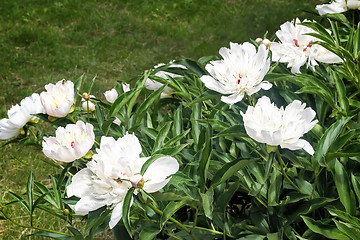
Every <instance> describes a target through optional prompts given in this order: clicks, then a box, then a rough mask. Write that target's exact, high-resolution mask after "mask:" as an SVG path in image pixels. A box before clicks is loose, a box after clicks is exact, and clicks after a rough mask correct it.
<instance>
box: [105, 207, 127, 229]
mask: <svg viewBox="0 0 360 240" xmlns="http://www.w3.org/2000/svg"><path fill="white" fill-rule="evenodd" d="M123 204H124V202H119V203H118V204H116V206H115V208H114V209H113V211H112V213H111V218H110V222H109V227H110V229H113V228H114V227H115V226H116V224H118V222H119V221H120V219H121V217H122V207H123Z"/></svg>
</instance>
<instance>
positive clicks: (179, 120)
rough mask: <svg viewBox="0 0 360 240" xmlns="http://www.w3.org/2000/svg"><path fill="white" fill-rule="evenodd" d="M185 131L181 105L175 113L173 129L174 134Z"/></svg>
mask: <svg viewBox="0 0 360 240" xmlns="http://www.w3.org/2000/svg"><path fill="white" fill-rule="evenodd" d="M182 132H183V112H182V105H180V106H179V107H178V108H177V109H176V112H175V114H174V125H173V129H172V133H173V136H177V135H180V134H181V133H182Z"/></svg>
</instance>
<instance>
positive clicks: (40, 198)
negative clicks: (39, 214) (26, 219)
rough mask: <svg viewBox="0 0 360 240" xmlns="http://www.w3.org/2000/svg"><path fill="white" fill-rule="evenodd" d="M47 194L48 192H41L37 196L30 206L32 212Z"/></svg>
mask: <svg viewBox="0 0 360 240" xmlns="http://www.w3.org/2000/svg"><path fill="white" fill-rule="evenodd" d="M47 194H48V192H46V193H44V194H42V195H41V196H40V197H39V198H37V199H36V200H35V202H34V205H33V208H32V212H34V210H35V209H36V207H37V205H38V204H39V203H40V202H41V201H42V200H43V199H44V198H45V196H46V195H47Z"/></svg>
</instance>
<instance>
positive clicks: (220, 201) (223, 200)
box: [215, 182, 239, 212]
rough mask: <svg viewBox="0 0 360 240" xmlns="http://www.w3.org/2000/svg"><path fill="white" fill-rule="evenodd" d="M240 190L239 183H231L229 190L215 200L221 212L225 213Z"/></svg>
mask: <svg viewBox="0 0 360 240" xmlns="http://www.w3.org/2000/svg"><path fill="white" fill-rule="evenodd" d="M238 188H239V184H238V183H237V182H233V183H229V188H228V189H227V190H225V191H224V192H223V193H222V194H221V195H220V196H218V197H217V199H215V201H216V206H218V208H219V209H220V212H225V210H226V207H227V205H228V204H229V202H230V200H231V198H232V197H233V196H234V194H235V192H236V191H237V190H238Z"/></svg>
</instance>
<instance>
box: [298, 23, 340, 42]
mask: <svg viewBox="0 0 360 240" xmlns="http://www.w3.org/2000/svg"><path fill="white" fill-rule="evenodd" d="M301 25H304V26H306V27H309V28H311V29H313V30H315V31H316V32H318V33H319V34H316V37H317V38H319V39H321V40H323V41H324V42H327V43H328V44H330V45H332V46H334V45H335V40H334V39H333V37H332V36H331V35H330V33H329V32H328V31H327V30H326V29H325V28H324V27H323V26H322V25H320V24H319V23H317V22H302V23H301ZM306 35H311V36H313V35H315V34H306ZM317 35H319V36H320V37H318V36H317Z"/></svg>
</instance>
